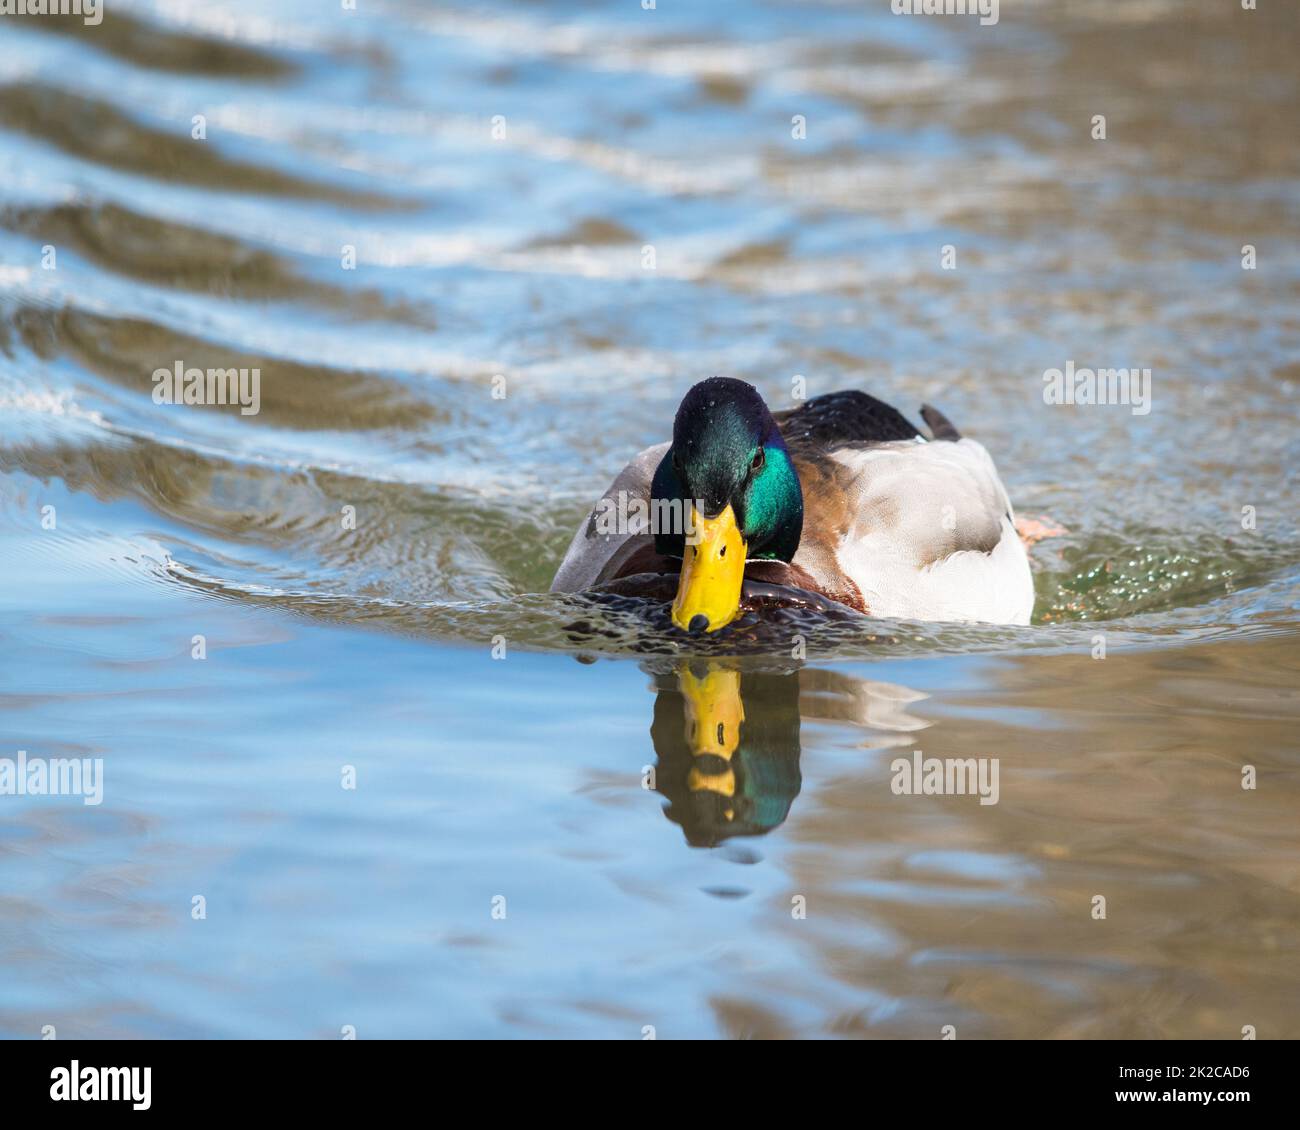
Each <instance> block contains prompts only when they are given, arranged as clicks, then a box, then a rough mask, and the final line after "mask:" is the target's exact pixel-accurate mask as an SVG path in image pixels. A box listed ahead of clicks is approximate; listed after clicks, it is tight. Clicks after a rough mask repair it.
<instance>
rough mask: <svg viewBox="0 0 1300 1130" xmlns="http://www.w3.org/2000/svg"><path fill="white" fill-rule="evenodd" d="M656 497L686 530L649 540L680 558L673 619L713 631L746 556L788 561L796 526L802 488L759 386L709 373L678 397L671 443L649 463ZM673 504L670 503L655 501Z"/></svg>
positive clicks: (736, 597) (736, 603)
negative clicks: (681, 519) (681, 520)
mask: <svg viewBox="0 0 1300 1130" xmlns="http://www.w3.org/2000/svg"><path fill="white" fill-rule="evenodd" d="M651 493H652V495H653V497H654V499H655V501H656V502H668V503H673V502H677V503H678V504H679V507H680V513H681V514H682V515H683V517H684V520H685V522H684V529H676V530H673V529H668V530H664V529H662V528H661V529H660V530H659V531H657V532H656V534H655V548H656V549H657V550H658V552H660V553H662V554H664V555H666V556H669V557H680V558H681V559H682V573H681V579H680V580H679V582H678V585H677V599H676V600H675V601H673V623H674V624H676V625H677V626H678V627H679V628H682V629H684V630H686V631H691V632H700V631H706V632H715V631H717V630H718V629H719V628H721V627H724V626H725V625H727V624H729V623H731V621H732V620H734V619H735V618H736V615H737V613H738V612H739V610H740V591H741V585H742V583H743V581H744V576H745V562H746V561H747V560H755V559H764V558H767V559H776V560H779V561H790V560H791V559H792V558H793V557H794V554H795V550H796V549H798V548H799V537H800V535H801V534H802V533H803V492H802V491H801V490H800V488H799V476H798V475H797V474H796V473H795V469H794V464H793V463H791V461H790V453H789V452H788V451H787V450H786V446H785V441H784V440H783V439H782V438H781V433H780V431H779V430H778V428H777V426H776V421H775V420H773V419H772V413H771V412H769V411H768V410H767V405H766V404H764V403H763V398H762V397H761V396H759V394H758V391H757V390H756V389H755V388H754V387H753V386H752V385H748V384H746V383H745V382H744V381H738V380H733V379H732V378H730V377H711V378H710V379H709V380H707V381H701V382H700V383H699V384H697V385H696V386H695V387H694V388H693V389H691V391H690V392H688V393H687V394H686V396H685V397H684V398H683V400H682V403H681V406H680V407H679V408H678V409H677V419H676V420H675V421H674V422H673V442H672V446H671V447H670V448H669V449H668V451H667V453H666V454H665V455H664V457H663V461H662V462H661V463H660V464H659V468H658V470H657V471H656V472H655V476H654V482H653V484H652V487H651ZM665 511H666V512H668V513H672V512H674V508H673V507H672V506H669V507H667V508H657V510H656V512H658V513H663V512H665Z"/></svg>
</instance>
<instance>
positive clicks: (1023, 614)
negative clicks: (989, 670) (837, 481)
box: [795, 439, 1034, 624]
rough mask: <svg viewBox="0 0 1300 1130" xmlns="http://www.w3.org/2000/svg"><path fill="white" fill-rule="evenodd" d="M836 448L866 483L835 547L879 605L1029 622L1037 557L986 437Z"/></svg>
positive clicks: (914, 615) (938, 616)
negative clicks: (1028, 547)
mask: <svg viewBox="0 0 1300 1130" xmlns="http://www.w3.org/2000/svg"><path fill="white" fill-rule="evenodd" d="M830 457H831V458H832V459H834V460H835V461H836V462H837V463H840V464H841V465H842V466H844V467H845V468H846V469H847V470H848V472H849V476H848V477H849V478H850V480H851V481H852V483H853V484H854V485H855V487H856V490H857V494H856V497H853V498H851V499H850V509H851V511H852V513H853V514H854V516H855V517H854V521H853V525H852V528H851V529H850V531H849V535H848V536H847V537H846V538H845V539H844V540H843V541H841V543H840V544H839V546H838V547H837V549H836V557H837V560H838V563H839V567H840V569H841V570H842V571H843V573H844V574H845V575H846V576H848V577H849V578H850V579H851V580H852V581H853V582H854V584H856V585H857V586H858V588H859V590H860V591H861V593H862V599H863V601H864V602H865V603H866V605H867V607H868V608H869V609H870V611H871V614H872V615H874V616H886V617H893V618H900V619H912V620H950V621H951V620H980V621H987V622H990V623H995V624H1028V623H1029V618H1030V615H1031V614H1032V612H1033V609H1034V582H1033V577H1032V575H1031V574H1030V571H1029V557H1028V554H1027V553H1026V552H1025V547H1024V543H1023V542H1022V541H1021V540H1020V536H1019V535H1018V534H1017V532H1016V525H1015V515H1014V513H1013V512H1012V509H1011V502H1010V500H1009V499H1008V497H1007V492H1006V489H1005V488H1004V487H1003V485H1002V482H1001V480H1000V479H999V478H998V473H997V469H996V468H995V467H994V466H993V460H992V459H991V458H990V457H989V453H988V452H987V451H985V450H984V447H983V445H981V444H979V443H977V442H976V441H975V440H972V439H959V440H956V441H948V440H939V441H913V440H902V441H898V442H894V443H882V444H876V445H873V446H870V447H863V448H855V447H848V448H842V449H840V450H839V451H834V452H831V453H830ZM795 563H796V564H799V563H800V562H799V555H798V554H796V555H795Z"/></svg>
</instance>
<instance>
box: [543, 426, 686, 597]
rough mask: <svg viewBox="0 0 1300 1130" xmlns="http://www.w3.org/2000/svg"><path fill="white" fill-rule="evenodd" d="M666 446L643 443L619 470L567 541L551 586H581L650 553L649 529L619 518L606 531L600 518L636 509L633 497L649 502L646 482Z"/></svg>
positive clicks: (604, 578) (570, 589)
mask: <svg viewBox="0 0 1300 1130" xmlns="http://www.w3.org/2000/svg"><path fill="white" fill-rule="evenodd" d="M670 446H671V444H668V443H658V444H655V446H654V447H647V448H646V449H645V450H644V451H642V452H640V453H639V454H638V455H637V456H636V457H635V458H634V459H633V460H632V462H630V463H629V464H628V465H627V466H626V467H624V468H623V470H621V471H620V472H619V473H618V477H617V478H615V480H614V481H613V482H612V483H610V485H609V489H608V490H606V491H605V493H604V494H603V495H601V497H600V498H599V499H598V500H597V502H596V504H595V506H593V507H592V509H591V513H590V514H589V515H588V516H587V517H586V518H584V519H583V521H582V524H581V525H580V526H579V527H578V530H577V532H576V533H575V534H574V535H573V540H572V541H571V542H569V550H568V552H567V553H566V554H565V555H564V560H563V561H561V562H560V568H559V569H558V570H557V571H556V574H555V580H553V581H552V582H551V592H582V591H583V590H585V589H589V588H591V587H592V586H593V585H596V584H599V583H600V582H601V581H607V580H609V579H611V578H612V577H616V576H618V575H619V574H620V573H622V572H625V571H626V568H627V565H628V563H629V561H631V560H632V559H633V558H634V557H644V558H646V559H647V561H649V560H650V558H651V556H653V555H654V537H653V536H652V535H651V534H649V533H648V532H645V533H642V532H629V531H628V530H627V529H626V524H620V530H619V531H616V532H605V531H606V530H607V529H608V526H609V523H608V521H604V520H603V519H604V518H605V517H607V516H608V515H611V514H621V515H623V516H624V517H626V516H628V515H629V514H635V512H636V508H635V507H634V505H633V504H634V502H635V501H636V500H640V501H641V502H642V503H644V504H645V506H646V507H647V508H648V507H649V503H650V484H651V482H652V481H653V479H654V474H655V470H656V469H657V468H658V466H659V463H660V461H661V460H662V459H663V457H664V453H665V452H667V450H668V448H669V447H670Z"/></svg>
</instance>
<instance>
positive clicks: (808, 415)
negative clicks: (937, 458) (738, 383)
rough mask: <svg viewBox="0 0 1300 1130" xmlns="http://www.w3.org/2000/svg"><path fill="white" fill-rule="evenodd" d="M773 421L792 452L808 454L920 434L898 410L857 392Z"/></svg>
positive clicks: (832, 395)
mask: <svg viewBox="0 0 1300 1130" xmlns="http://www.w3.org/2000/svg"><path fill="white" fill-rule="evenodd" d="M773 418H774V419H775V420H776V423H777V426H778V427H779V428H780V429H781V438H782V439H784V440H785V442H786V446H787V447H789V448H790V451H791V452H792V453H796V454H805V455H811V454H816V453H817V452H820V451H826V450H828V449H830V448H834V447H838V446H839V445H840V444H844V443H885V442H888V441H890V440H904V439H915V438H916V437H917V436H919V435H920V434H921V433H920V432H919V431H917V430H916V428H914V427H913V426H912V425H911V424H910V423H908V421H907V419H906V417H904V415H903V414H902V413H901V412H899V411H898V409H897V408H891V407H890V406H889V405H888V404H886V403H885V402H884V401H883V400H877V399H876V398H875V397H874V396H869V395H867V393H865V392H859V391H857V390H856V389H846V390H844V391H843V392H828V393H827V394H826V395H825V396H816V397H813V399H812V400H810V401H808V402H807V403H806V404H801V405H800V406H799V407H798V408H788V409H786V410H785V411H784V412H774V413H773ZM944 422H945V423H947V421H946V420H945V421H944Z"/></svg>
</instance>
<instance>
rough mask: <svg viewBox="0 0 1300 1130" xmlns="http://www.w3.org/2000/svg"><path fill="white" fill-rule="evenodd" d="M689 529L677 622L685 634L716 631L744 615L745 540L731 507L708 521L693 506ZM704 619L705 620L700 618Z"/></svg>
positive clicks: (676, 602) (675, 612) (675, 605)
mask: <svg viewBox="0 0 1300 1130" xmlns="http://www.w3.org/2000/svg"><path fill="white" fill-rule="evenodd" d="M688 505H690V523H689V525H688V526H687V529H689V530H693V531H694V535H695V536H694V537H693V538H690V537H688V538H687V539H686V552H685V554H684V555H683V557H682V575H681V577H680V579H679V580H678V582H677V599H676V600H674V601H673V623H674V624H676V625H677V626H678V627H679V628H681V629H682V631H684V632H685V631H690V630H691V625H692V624H695V627H696V630H703V631H706V632H716V631H717V630H718V629H719V628H723V627H726V626H727V625H728V624H730V623H731V621H732V620H734V619H735V618H736V616H737V615H738V614H739V613H740V590H741V586H742V585H743V584H744V581H745V553H746V551H747V548H748V547H747V546H746V545H745V539H744V538H742V537H741V536H740V530H739V529H738V528H737V526H736V515H735V513H734V512H733V511H732V509H731V506H730V505H728V506H727V507H726V509H725V510H723V511H722V513H721V514H719V515H718V516H717V517H716V518H705V517H704V516H703V515H702V514H701V513H700V512H699V511H698V510H697V509H696V508H695V506H694V505H693V504H688ZM701 617H702V618H703V619H702V620H701V619H700V618H701Z"/></svg>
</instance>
